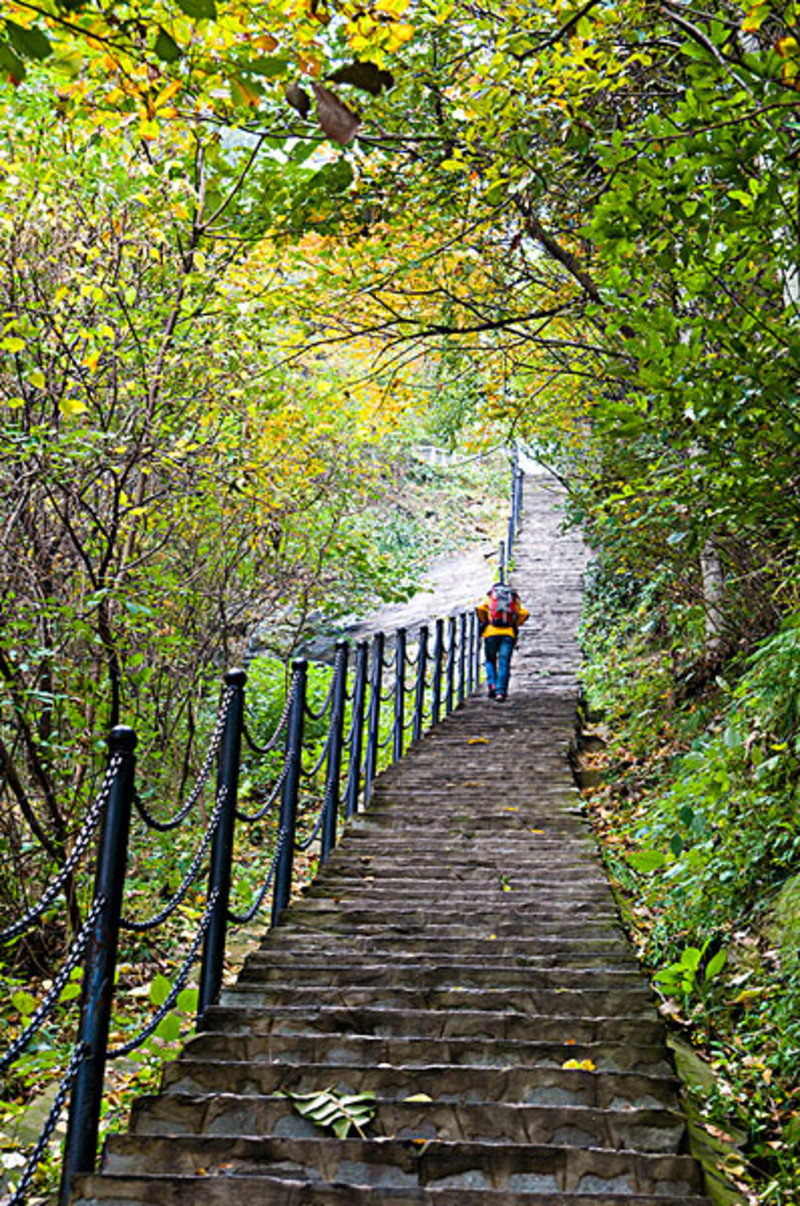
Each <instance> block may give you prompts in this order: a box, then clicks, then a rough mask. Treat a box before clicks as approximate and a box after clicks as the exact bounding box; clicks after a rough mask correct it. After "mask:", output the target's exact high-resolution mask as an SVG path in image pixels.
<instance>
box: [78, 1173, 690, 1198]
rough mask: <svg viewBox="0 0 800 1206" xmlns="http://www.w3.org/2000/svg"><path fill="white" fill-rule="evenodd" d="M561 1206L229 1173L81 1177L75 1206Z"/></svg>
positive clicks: (468, 1192)
mask: <svg viewBox="0 0 800 1206" xmlns="http://www.w3.org/2000/svg"><path fill="white" fill-rule="evenodd" d="M107 1202H117V1203H119V1206H198V1204H200V1203H202V1206H254V1204H257V1206H557V1203H556V1202H555V1201H554V1199H553V1195H552V1193H550V1192H547V1193H537V1192H536V1191H535V1190H531V1191H530V1192H526V1191H524V1190H520V1191H510V1190H507V1189H499V1190H494V1189H464V1188H459V1189H430V1188H425V1189H419V1188H417V1189H412V1188H402V1189H396V1188H393V1187H391V1186H384V1185H382V1186H380V1187H379V1188H372V1187H370V1186H362V1185H347V1184H341V1183H340V1184H335V1185H332V1184H323V1183H321V1182H311V1183H309V1182H308V1181H306V1180H305V1179H303V1180H292V1179H291V1178H289V1177H286V1178H277V1177H265V1176H248V1175H244V1176H243V1175H241V1174H230V1173H228V1172H227V1171H226V1175H225V1176H222V1177H210V1176H208V1175H206V1173H202V1174H200V1175H197V1176H191V1175H185V1176H179V1175H162V1176H153V1177H144V1176H138V1177H137V1176H131V1177H124V1176H114V1175H110V1174H106V1175H103V1176H89V1177H79V1178H78V1180H77V1186H76V1196H75V1198H74V1199H73V1206H104V1203H107ZM562 1203H563V1206H569V1204H570V1203H575V1206H710V1204H709V1202H708V1199H707V1198H704V1197H699V1196H695V1195H694V1194H686V1193H679V1194H677V1195H676V1194H673V1193H670V1192H669V1190H667V1191H666V1192H662V1193H659V1194H657V1195H654V1194H638V1193H637V1194H629V1193H614V1192H613V1191H612V1192H611V1193H606V1192H603V1191H598V1192H580V1193H578V1194H571V1193H560V1194H559V1196H558V1206H561V1204H562Z"/></svg>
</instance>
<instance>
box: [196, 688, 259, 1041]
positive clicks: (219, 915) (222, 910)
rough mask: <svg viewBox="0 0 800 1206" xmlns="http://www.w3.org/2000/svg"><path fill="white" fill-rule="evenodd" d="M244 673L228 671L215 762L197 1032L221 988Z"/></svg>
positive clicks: (240, 746)
mask: <svg viewBox="0 0 800 1206" xmlns="http://www.w3.org/2000/svg"><path fill="white" fill-rule="evenodd" d="M246 682H247V675H246V673H245V672H244V670H229V671H228V673H227V674H226V675H225V686H226V687H231V688H232V690H233V695H232V697H231V701H230V704H229V705H228V714H227V716H226V717H225V728H224V730H223V733H222V742H221V744H220V747H219V759H218V761H217V795H216V799H217V800H221V801H222V803H221V808H220V818H219V824H218V825H217V829H216V832H215V834H214V837H213V838H212V841H211V860H210V863H209V870H208V899H209V900H210V899H211V895H212V893H213V891H214V889H215V888H216V890H217V899H216V903H215V904H214V908H213V911H212V914H211V920H210V922H209V925H208V929H207V930H206V937H205V941H204V943H203V961H202V964H201V966H200V987H199V991H198V994H197V1029H198V1030H202V1029H203V1015H204V1014H205V1011H206V1009H208V1006H209V1005H213V1004H214V1003H215V1002H216V1000H217V997H218V996H219V990H220V988H221V986H222V964H223V962H224V960H225V936H226V934H227V930H228V902H229V900H230V894H231V860H232V858H233V833H234V828H235V825H236V793H237V788H238V785H239V758H240V755H241V749H242V720H243V717H244V685H245V683H246Z"/></svg>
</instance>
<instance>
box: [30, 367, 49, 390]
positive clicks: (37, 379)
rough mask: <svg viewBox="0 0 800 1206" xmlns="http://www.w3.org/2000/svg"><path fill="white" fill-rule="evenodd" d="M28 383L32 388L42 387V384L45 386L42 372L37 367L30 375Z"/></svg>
mask: <svg viewBox="0 0 800 1206" xmlns="http://www.w3.org/2000/svg"><path fill="white" fill-rule="evenodd" d="M30 383H31V385H32V386H33V387H34V389H44V386H45V380H44V373H43V372H41V371H40V370H39V369H34V371H33V372H32V373H31V375H30Z"/></svg>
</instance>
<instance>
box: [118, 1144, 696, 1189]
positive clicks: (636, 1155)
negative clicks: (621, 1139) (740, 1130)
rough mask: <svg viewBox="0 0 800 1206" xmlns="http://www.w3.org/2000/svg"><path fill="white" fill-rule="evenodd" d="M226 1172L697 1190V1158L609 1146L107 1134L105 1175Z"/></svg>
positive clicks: (463, 1184)
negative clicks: (624, 1149)
mask: <svg viewBox="0 0 800 1206" xmlns="http://www.w3.org/2000/svg"><path fill="white" fill-rule="evenodd" d="M145 1162H146V1166H147V1169H148V1171H149V1172H150V1173H160V1174H162V1175H164V1174H170V1175H173V1176H174V1175H175V1174H176V1173H177V1174H190V1175H191V1174H196V1173H197V1171H198V1169H199V1168H202V1169H203V1170H204V1171H205V1173H206V1175H208V1176H214V1175H224V1176H225V1177H230V1176H235V1175H242V1174H248V1173H249V1174H257V1173H261V1174H267V1173H268V1174H270V1175H272V1176H277V1177H287V1178H289V1179H292V1180H296V1179H298V1178H299V1177H302V1178H305V1179H310V1180H318V1181H322V1182H326V1183H331V1182H345V1183H347V1184H350V1185H369V1186H382V1185H386V1186H391V1187H397V1188H402V1187H404V1186H407V1187H409V1188H418V1187H420V1188H425V1187H429V1188H432V1189H436V1188H441V1189H459V1188H465V1189H466V1188H469V1189H498V1190H511V1191H514V1190H518V1189H521V1190H534V1191H536V1192H537V1193H564V1192H566V1193H573V1194H580V1193H586V1192H589V1193H592V1192H597V1191H598V1190H601V1189H602V1190H605V1191H606V1192H612V1191H613V1192H617V1193H629V1194H630V1193H657V1192H658V1190H659V1188H661V1189H662V1190H663V1189H665V1188H666V1189H668V1190H669V1191H671V1192H672V1193H673V1194H680V1193H683V1194H692V1193H697V1192H698V1191H699V1189H700V1184H699V1173H698V1170H697V1166H696V1164H695V1162H694V1160H693V1159H691V1158H689V1157H687V1156H682V1155H672V1154H663V1155H662V1154H654V1153H648V1152H638V1151H621V1152H614V1151H606V1150H603V1149H601V1148H583V1147H568V1146H561V1145H547V1144H532V1143H530V1144H529V1143H503V1142H497V1143H479V1142H474V1141H472V1142H466V1143H465V1142H461V1143H448V1142H447V1141H442V1140H438V1139H431V1140H428V1141H424V1142H422V1143H419V1144H417V1143H415V1142H414V1141H413V1140H412V1141H398V1140H394V1139H375V1140H368V1139H367V1140H365V1139H345V1140H337V1141H332V1140H329V1139H327V1138H304V1139H284V1138H261V1137H259V1138H248V1137H242V1136H230V1135H224V1136H202V1137H198V1136H188V1137H186V1136H169V1137H164V1138H162V1137H159V1136H146V1137H145V1136H136V1135H114V1136H112V1137H111V1139H110V1141H109V1144H108V1147H107V1151H106V1157H105V1167H106V1168H107V1169H108V1171H109V1172H110V1173H113V1174H116V1175H120V1174H121V1175H124V1176H136V1175H137V1174H139V1173H140V1172H141V1169H142V1167H143V1166H144V1165H145Z"/></svg>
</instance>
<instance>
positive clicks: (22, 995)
mask: <svg viewBox="0 0 800 1206" xmlns="http://www.w3.org/2000/svg"><path fill="white" fill-rule="evenodd" d="M11 1004H12V1005H13V1006H14V1008H15V1009H17V1010H19V1012H20V1013H21V1014H22V1016H23V1017H24V1018H26V1017H28V1015H29V1014H31V1013H33V1011H34V1009H35V1008H36V1006H37V1004H38V1001H37V1000H36V997H32V996H31V994H30V993H29V992H25V991H24V990H23V989H18V990H17V992H12V994H11Z"/></svg>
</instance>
